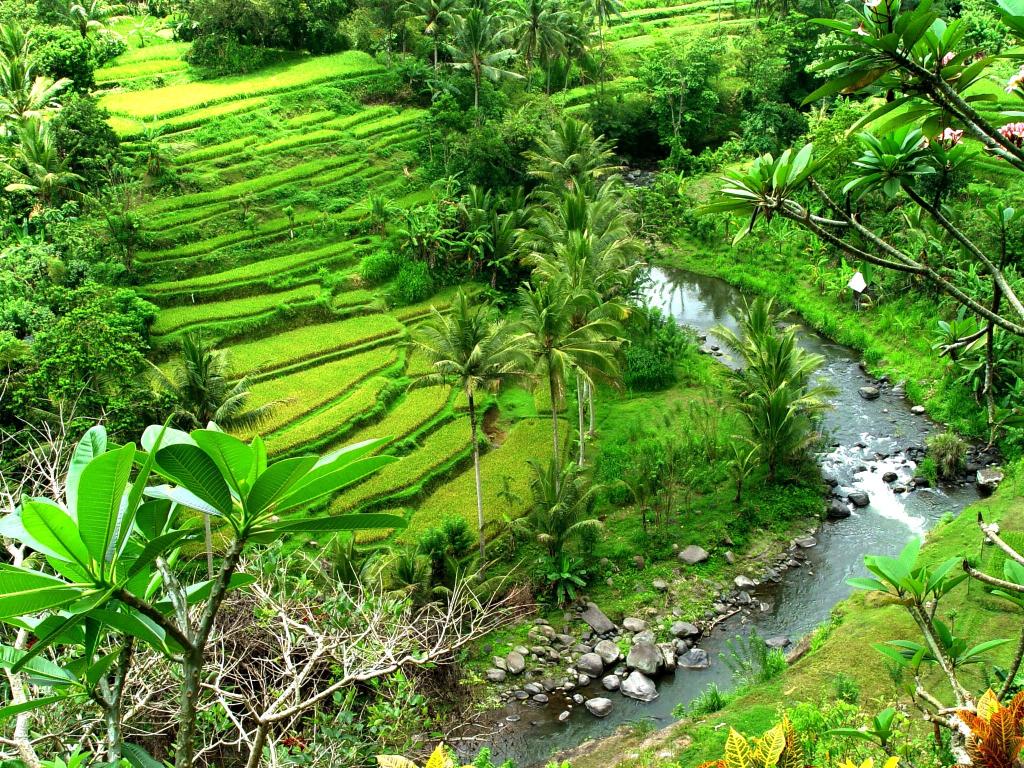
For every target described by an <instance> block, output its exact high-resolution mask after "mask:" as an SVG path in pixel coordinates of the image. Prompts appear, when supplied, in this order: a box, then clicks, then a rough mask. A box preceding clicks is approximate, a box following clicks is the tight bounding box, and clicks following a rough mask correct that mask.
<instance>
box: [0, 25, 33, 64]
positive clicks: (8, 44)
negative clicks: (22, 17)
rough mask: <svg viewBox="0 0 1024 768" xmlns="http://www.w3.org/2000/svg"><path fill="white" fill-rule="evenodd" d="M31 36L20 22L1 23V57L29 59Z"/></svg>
mask: <svg viewBox="0 0 1024 768" xmlns="http://www.w3.org/2000/svg"><path fill="white" fill-rule="evenodd" d="M30 46H31V38H30V37H29V35H28V34H27V33H26V32H25V30H24V29H22V28H21V27H20V26H19V25H18V24H14V23H11V24H0V58H4V59H28V54H29V48H30Z"/></svg>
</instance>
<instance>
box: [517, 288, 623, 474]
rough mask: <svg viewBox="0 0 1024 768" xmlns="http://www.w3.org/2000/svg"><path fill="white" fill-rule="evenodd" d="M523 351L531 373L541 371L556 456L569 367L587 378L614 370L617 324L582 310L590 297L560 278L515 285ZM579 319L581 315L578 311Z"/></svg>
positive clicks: (590, 299)
mask: <svg viewBox="0 0 1024 768" xmlns="http://www.w3.org/2000/svg"><path fill="white" fill-rule="evenodd" d="M519 302H520V306H521V308H522V320H521V323H522V327H523V331H524V333H525V341H526V346H525V348H526V352H527V354H528V355H529V357H530V359H531V360H532V361H533V368H534V373H535V374H537V375H538V376H541V375H543V376H546V377H547V380H548V393H549V395H550V397H551V431H552V445H553V450H554V455H555V456H559V455H560V453H561V451H560V449H559V448H560V443H559V438H558V404H559V402H560V401H561V399H562V395H563V394H564V391H565V382H566V380H567V379H568V376H569V374H570V372H572V373H577V372H578V373H581V374H582V375H584V376H586V377H587V378H591V377H592V376H593V375H595V374H599V375H603V376H606V377H609V378H611V377H613V376H614V374H615V372H616V370H617V361H616V352H617V350H618V348H619V344H620V342H619V340H618V338H616V333H617V330H618V327H617V326H616V324H615V323H614V322H613V321H612V320H611V319H610V318H608V317H602V316H600V315H599V314H596V315H595V313H589V312H587V308H588V307H589V306H593V299H592V297H590V296H587V295H586V294H585V293H583V292H581V291H576V290H573V289H572V288H571V287H570V286H569V284H568V283H567V282H566V281H565V280H564V279H555V280H544V281H542V282H541V283H540V284H539V285H524V286H522V287H521V288H520V289H519ZM581 313H582V316H583V320H582V321H580V319H579V318H580V316H581Z"/></svg>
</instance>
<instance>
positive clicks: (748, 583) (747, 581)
mask: <svg viewBox="0 0 1024 768" xmlns="http://www.w3.org/2000/svg"><path fill="white" fill-rule="evenodd" d="M732 581H733V584H735V585H736V587H737V588H738V589H753V588H754V587H756V586H757V582H756V581H754V580H753V579H752V578H750V577H749V576H742V575H740V576H737V577H736V578H735V579H733V580H732Z"/></svg>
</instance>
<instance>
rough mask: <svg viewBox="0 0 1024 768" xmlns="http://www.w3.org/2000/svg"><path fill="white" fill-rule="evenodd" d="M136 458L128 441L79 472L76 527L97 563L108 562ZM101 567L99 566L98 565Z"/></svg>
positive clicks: (94, 460) (132, 446) (97, 458)
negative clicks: (80, 473) (80, 474)
mask: <svg viewBox="0 0 1024 768" xmlns="http://www.w3.org/2000/svg"><path fill="white" fill-rule="evenodd" d="M134 460H135V445H134V444H133V443H129V444H128V445H125V446H123V447H121V448H118V449H117V450H116V451H108V452H107V453H104V454H102V455H100V456H97V457H96V458H94V459H93V460H92V461H90V462H89V466H87V467H86V468H85V470H84V471H83V472H82V477H81V481H80V483H79V486H78V497H77V499H76V501H75V508H76V509H77V510H78V530H79V533H80V535H81V537H82V541H83V542H85V546H86V548H87V549H88V550H89V554H90V555H92V558H93V559H94V560H95V561H96V562H98V563H101V564H102V563H105V562H107V561H108V559H109V558H108V555H111V554H112V553H111V552H108V550H109V549H110V544H111V543H116V540H117V538H118V537H119V533H120V530H121V518H122V516H123V511H124V507H123V506H122V505H123V502H124V500H125V493H126V491H127V488H128V480H129V478H130V477H131V471H132V463H133V462H134ZM101 567H102V566H101Z"/></svg>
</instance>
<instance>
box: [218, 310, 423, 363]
mask: <svg viewBox="0 0 1024 768" xmlns="http://www.w3.org/2000/svg"><path fill="white" fill-rule="evenodd" d="M403 330H404V329H403V327H402V325H401V324H400V323H399V322H398V321H397V320H395V318H393V317H391V315H384V314H380V315H360V316H359V317H352V318H349V319H347V320H338V321H336V322H332V323H319V324H317V325H307V326H304V327H302V328H294V329H292V330H290V331H285V332H283V333H279V334H276V335H274V336H268V337H267V338H265V339H259V340H257V341H249V342H245V343H243V344H237V345H235V346H233V347H230V355H231V364H232V368H233V369H234V371H235V373H237V374H238V375H240V376H242V375H246V374H252V373H256V372H257V371H262V372H268V371H274V370H278V369H281V368H284V367H286V366H291V365H295V364H297V363H301V362H305V361H307V360H312V359H314V358H318V357H321V356H323V355H327V354H330V353H332V352H338V351H340V350H344V349H348V348H350V347H356V346H359V345H362V344H367V343H370V342H373V341H379V340H381V339H384V338H388V337H392V336H397V335H399V334H400V333H401V332H402V331H403Z"/></svg>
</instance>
